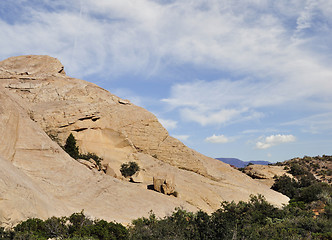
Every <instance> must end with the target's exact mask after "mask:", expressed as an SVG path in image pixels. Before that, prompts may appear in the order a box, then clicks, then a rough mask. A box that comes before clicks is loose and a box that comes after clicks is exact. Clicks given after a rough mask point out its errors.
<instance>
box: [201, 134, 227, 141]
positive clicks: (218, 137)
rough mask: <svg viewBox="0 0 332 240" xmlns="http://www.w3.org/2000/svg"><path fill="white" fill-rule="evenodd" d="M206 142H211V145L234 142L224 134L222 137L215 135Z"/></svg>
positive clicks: (206, 139)
mask: <svg viewBox="0 0 332 240" xmlns="http://www.w3.org/2000/svg"><path fill="white" fill-rule="evenodd" d="M205 141H206V142H210V143H228V142H231V141H233V140H232V139H230V138H228V137H226V136H225V135H223V134H221V135H215V134H213V135H212V136H210V137H207V138H205Z"/></svg>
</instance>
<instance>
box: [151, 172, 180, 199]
mask: <svg viewBox="0 0 332 240" xmlns="http://www.w3.org/2000/svg"><path fill="white" fill-rule="evenodd" d="M153 188H154V190H156V191H157V192H160V193H163V194H166V195H170V194H173V193H174V192H175V184H174V175H170V174H159V175H157V176H155V177H153Z"/></svg>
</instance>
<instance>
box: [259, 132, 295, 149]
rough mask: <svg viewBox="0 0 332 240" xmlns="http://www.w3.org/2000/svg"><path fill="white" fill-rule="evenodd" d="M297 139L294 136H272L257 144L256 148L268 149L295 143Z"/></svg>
mask: <svg viewBox="0 0 332 240" xmlns="http://www.w3.org/2000/svg"><path fill="white" fill-rule="evenodd" d="M295 140H296V138H295V137H294V136H293V135H281V134H277V135H271V136H268V137H266V138H264V139H263V140H262V141H258V142H257V143H256V148H258V149H267V148H270V147H272V146H275V145H279V144H282V143H289V142H294V141H295Z"/></svg>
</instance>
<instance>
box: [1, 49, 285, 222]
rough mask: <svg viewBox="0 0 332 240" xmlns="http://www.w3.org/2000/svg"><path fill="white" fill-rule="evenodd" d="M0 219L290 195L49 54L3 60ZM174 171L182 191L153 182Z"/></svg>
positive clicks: (125, 218) (280, 200)
mask: <svg viewBox="0 0 332 240" xmlns="http://www.w3.org/2000/svg"><path fill="white" fill-rule="evenodd" d="M0 114H1V115H0V169H1V170H0V171H1V175H0V186H1V188H0V221H1V222H2V225H11V224H15V223H16V222H17V221H19V220H22V219H26V218H28V217H40V218H47V217H50V216H53V215H56V216H60V215H69V214H71V213H72V212H78V211H81V210H82V209H84V210H85V212H86V213H87V214H89V215H90V216H92V217H97V218H103V219H106V220H116V221H119V222H122V223H130V221H131V220H132V219H134V218H137V217H141V216H146V215H147V214H148V212H149V211H150V210H153V211H154V212H155V213H156V215H158V216H163V215H165V214H167V213H170V212H171V211H172V210H173V209H174V208H175V207H179V206H180V207H183V208H185V209H188V210H191V211H195V210H198V209H202V210H204V211H208V212H211V211H214V210H216V209H217V208H218V207H219V206H220V202H221V201H224V200H226V201H232V200H235V201H239V200H248V199H249V195H250V194H258V193H259V194H262V195H264V196H265V197H266V199H267V200H268V201H270V202H271V203H273V204H275V205H278V206H281V205H282V204H285V203H287V202H288V200H289V199H288V198H287V197H286V196H284V195H282V194H280V193H277V192H275V191H273V190H270V189H269V188H268V187H267V186H266V185H264V184H260V183H257V182H255V181H254V180H252V179H251V178H250V177H248V176H246V175H245V174H243V173H241V172H239V171H237V170H235V169H233V168H231V167H230V166H229V165H228V164H224V163H222V162H220V161H218V160H215V159H212V158H208V157H206V156H204V155H202V154H200V153H198V152H196V151H194V150H192V149H190V148H188V147H186V146H185V145H184V144H183V143H181V142H180V141H179V140H177V139H175V138H173V137H171V136H170V135H169V134H168V132H167V130H166V129H165V128H163V127H162V125H161V124H160V123H159V122H158V119H157V118H156V117H155V116H154V115H153V114H152V113H150V112H148V111H147V110H145V109H143V108H140V107H138V106H135V105H134V104H132V103H130V102H129V101H128V100H123V99H121V98H119V97H117V96H115V95H113V94H111V93H109V92H108V91H106V90H104V89H102V88H100V87H98V86H96V85H95V84H92V83H89V82H86V81H83V80H79V79H75V78H71V77H68V76H67V75H66V74H65V72H64V67H63V66H62V64H61V63H60V62H59V61H58V60H57V59H55V58H52V57H49V56H34V55H31V56H20V57H12V58H9V59H6V60H4V61H2V62H0ZM70 133H73V135H74V136H75V138H76V139H77V140H78V144H79V147H80V150H81V152H83V153H87V152H92V153H96V154H97V155H98V156H100V157H102V158H103V159H104V160H103V164H104V165H107V168H108V172H110V173H111V174H108V175H107V174H105V173H103V172H101V171H97V170H96V169H89V168H88V167H86V166H85V165H84V164H81V163H79V162H78V161H76V160H74V159H72V158H71V157H70V156H68V155H67V154H66V153H65V152H64V151H63V150H62V148H61V147H59V145H58V143H59V144H61V145H63V144H64V142H65V140H66V138H67V137H68V135H69V134H70ZM128 161H136V162H137V163H138V164H139V166H140V167H141V169H142V170H141V171H140V176H139V179H140V180H139V181H138V183H130V182H128V181H127V180H126V179H123V178H121V174H120V172H119V169H120V165H121V164H122V163H124V162H128ZM165 174H167V175H170V176H172V179H174V183H175V190H176V191H177V192H178V197H174V196H167V195H164V194H161V193H158V192H156V191H152V190H149V189H148V188H147V186H148V185H151V184H153V177H155V176H157V175H165Z"/></svg>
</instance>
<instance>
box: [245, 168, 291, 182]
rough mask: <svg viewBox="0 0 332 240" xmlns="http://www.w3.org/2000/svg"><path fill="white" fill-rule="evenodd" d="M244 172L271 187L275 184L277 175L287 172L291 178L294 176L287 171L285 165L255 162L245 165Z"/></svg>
mask: <svg viewBox="0 0 332 240" xmlns="http://www.w3.org/2000/svg"><path fill="white" fill-rule="evenodd" d="M244 172H245V173H246V174H247V175H249V176H250V177H252V178H254V179H256V180H257V181H259V182H261V183H263V184H266V185H267V186H269V187H271V186H272V185H273V183H274V177H275V176H277V177H279V176H282V175H284V174H286V175H287V176H289V177H291V178H292V177H293V176H292V175H291V174H289V173H287V171H286V170H285V169H284V167H283V166H270V165H259V164H253V165H249V166H247V167H245V168H244Z"/></svg>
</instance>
